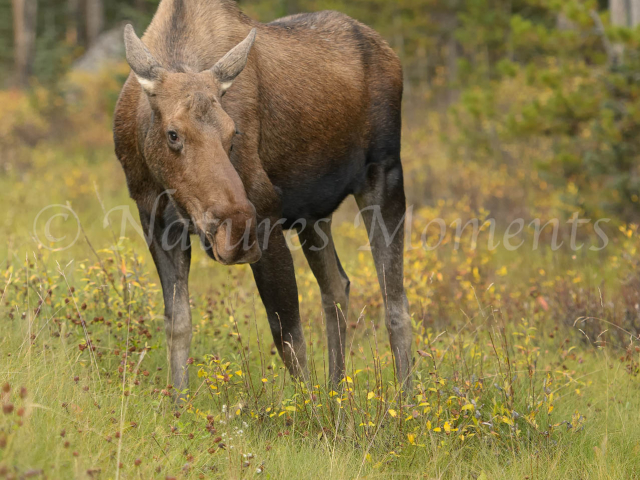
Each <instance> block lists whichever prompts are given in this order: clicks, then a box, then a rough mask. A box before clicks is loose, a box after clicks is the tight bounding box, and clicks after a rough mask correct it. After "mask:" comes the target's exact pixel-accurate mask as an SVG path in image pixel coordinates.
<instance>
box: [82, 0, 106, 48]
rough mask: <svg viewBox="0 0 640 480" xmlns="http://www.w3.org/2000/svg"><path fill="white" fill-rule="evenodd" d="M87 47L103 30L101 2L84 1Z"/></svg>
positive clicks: (97, 0)
mask: <svg viewBox="0 0 640 480" xmlns="http://www.w3.org/2000/svg"><path fill="white" fill-rule="evenodd" d="M86 14H87V46H89V47H90V46H91V45H93V43H94V42H95V41H96V39H97V38H98V35H100V33H102V29H103V28H104V6H103V4H102V0H86Z"/></svg>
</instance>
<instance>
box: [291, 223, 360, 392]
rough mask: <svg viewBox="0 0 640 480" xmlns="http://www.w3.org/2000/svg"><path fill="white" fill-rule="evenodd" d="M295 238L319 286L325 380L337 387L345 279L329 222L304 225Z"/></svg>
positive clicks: (343, 331) (346, 293) (346, 302)
mask: <svg viewBox="0 0 640 480" xmlns="http://www.w3.org/2000/svg"><path fill="white" fill-rule="evenodd" d="M298 235H299V238H300V242H301V244H302V249H303V251H304V254H305V256H306V257H307V261H308V262H309V266H310V267H311V270H312V271H313V274H314V275H315V277H316V280H317V281H318V285H319V286H320V293H321V294H322V308H323V309H324V314H325V319H326V324H327V345H328V347H329V377H330V380H331V382H332V383H333V385H337V384H338V383H340V380H342V378H343V377H344V368H345V361H344V358H345V357H344V352H345V345H346V335H347V312H348V310H349V283H350V282H349V278H348V277H347V274H346V273H345V271H344V269H343V268H342V265H340V260H339V259H338V254H337V253H336V249H335V247H334V245H333V238H332V236H331V219H326V220H321V221H319V222H316V223H315V224H314V225H307V226H306V228H305V229H303V230H302V231H301V232H299V234H298Z"/></svg>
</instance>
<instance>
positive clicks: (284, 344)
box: [251, 224, 309, 380]
mask: <svg viewBox="0 0 640 480" xmlns="http://www.w3.org/2000/svg"><path fill="white" fill-rule="evenodd" d="M269 228H270V227H269V226H267V228H266V233H265V232H260V231H259V233H258V238H259V241H260V242H261V247H262V258H261V259H260V260H259V261H258V262H257V263H254V264H252V265H251V269H252V270H253V277H254V279H255V281H256V285H257V287H258V292H260V298H261V299H262V303H263V304H264V307H265V309H266V311H267V319H268V320H269V327H270V328H271V333H272V335H273V341H274V343H275V345H276V348H277V350H278V353H279V354H280V357H281V358H282V360H283V362H284V364H285V366H286V367H287V369H288V370H289V373H290V374H291V376H293V377H295V378H298V379H302V380H307V379H308V377H309V371H308V368H307V347H306V345H305V341H304V333H303V331H302V324H301V322H300V309H299V305H298V286H297V284H296V277H295V271H294V267H293V258H292V257H291V252H290V251H289V248H288V247H287V243H286V241H285V238H284V235H283V233H282V227H281V226H280V225H279V224H276V226H275V227H273V229H271V230H269ZM261 230H263V228H262V227H261ZM266 235H268V238H267V239H265V236H266Z"/></svg>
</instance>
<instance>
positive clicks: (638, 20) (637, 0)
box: [631, 0, 640, 28]
mask: <svg viewBox="0 0 640 480" xmlns="http://www.w3.org/2000/svg"><path fill="white" fill-rule="evenodd" d="M638 25H640V0H631V26H632V27H633V28H635V27H637V26H638Z"/></svg>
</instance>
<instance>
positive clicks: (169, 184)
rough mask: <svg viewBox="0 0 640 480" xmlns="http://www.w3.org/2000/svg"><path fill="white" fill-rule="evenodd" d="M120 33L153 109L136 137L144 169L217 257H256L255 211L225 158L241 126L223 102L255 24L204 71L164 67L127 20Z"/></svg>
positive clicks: (242, 64) (245, 55) (248, 47)
mask: <svg viewBox="0 0 640 480" xmlns="http://www.w3.org/2000/svg"><path fill="white" fill-rule="evenodd" d="M124 38H125V48H126V56H127V62H128V63H129V66H130V67H131V70H132V71H133V73H134V75H135V77H136V79H137V81H138V83H139V84H140V87H141V89H142V90H143V91H144V97H146V99H147V100H148V104H149V107H150V108H151V115H149V116H148V118H149V122H148V125H147V128H146V132H145V135H144V139H143V140H142V141H141V143H142V149H143V152H142V153H143V155H144V159H145V161H146V163H147V166H148V168H149V171H150V172H151V174H152V175H153V176H154V177H155V180H156V181H157V182H159V183H160V184H161V185H162V186H163V187H164V188H165V189H167V190H171V191H173V192H175V193H174V194H173V196H172V198H173V201H174V202H175V203H176V204H177V206H178V208H179V210H180V211H182V212H185V213H186V216H188V217H189V219H190V220H191V221H192V222H193V225H194V226H195V231H196V232H197V233H198V234H199V235H200V237H201V240H202V242H203V244H204V245H205V246H206V247H207V249H210V250H211V252H210V254H211V255H212V256H213V257H214V258H215V259H216V260H217V261H219V262H220V263H222V264H225V265H232V264H239V263H254V262H256V261H258V260H259V259H260V257H261V252H260V248H259V247H258V243H257V241H256V223H257V221H256V210H255V208H254V206H253V204H252V203H251V202H250V201H249V199H248V198H247V194H246V192H245V188H244V185H243V184H242V181H241V180H240V176H239V175H238V173H237V171H236V170H235V168H234V166H233V165H232V163H231V160H230V155H231V151H232V149H233V142H234V137H235V136H236V135H237V134H238V133H239V132H238V130H237V128H236V125H235V123H234V121H233V120H232V119H231V117H230V116H229V115H228V114H227V112H225V110H224V109H223V108H222V105H221V98H222V96H223V95H224V93H225V92H226V91H227V90H228V89H229V87H231V85H232V84H233V82H234V80H235V79H236V77H237V76H238V75H240V73H241V72H242V71H243V69H244V68H245V66H246V64H247V60H248V57H249V52H250V51H251V47H252V46H253V43H254V41H255V38H256V30H255V29H253V30H252V31H251V32H250V33H249V35H248V36H247V37H246V38H245V39H244V40H243V41H242V42H241V43H239V44H238V45H237V46H236V47H234V48H233V49H231V50H230V51H229V52H228V53H227V54H226V55H225V56H224V57H222V58H221V59H220V60H219V61H218V62H217V63H216V64H215V65H214V66H213V67H212V68H210V69H207V70H204V71H202V72H189V71H187V72H182V71H181V72H174V71H169V69H167V68H166V67H165V66H163V65H161V64H160V63H159V62H158V61H157V60H156V59H155V58H154V56H153V55H152V54H151V52H150V51H149V49H148V48H147V47H146V46H145V45H144V43H143V42H142V41H141V40H140V39H139V38H138V37H137V36H136V34H135V32H134V30H133V27H132V26H131V25H127V26H126V28H125V33H124Z"/></svg>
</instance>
